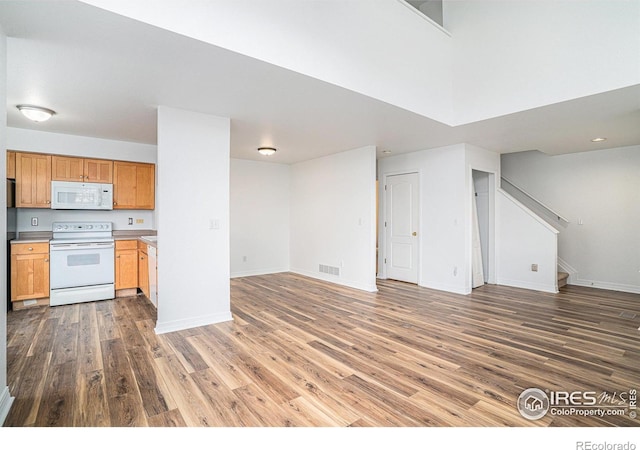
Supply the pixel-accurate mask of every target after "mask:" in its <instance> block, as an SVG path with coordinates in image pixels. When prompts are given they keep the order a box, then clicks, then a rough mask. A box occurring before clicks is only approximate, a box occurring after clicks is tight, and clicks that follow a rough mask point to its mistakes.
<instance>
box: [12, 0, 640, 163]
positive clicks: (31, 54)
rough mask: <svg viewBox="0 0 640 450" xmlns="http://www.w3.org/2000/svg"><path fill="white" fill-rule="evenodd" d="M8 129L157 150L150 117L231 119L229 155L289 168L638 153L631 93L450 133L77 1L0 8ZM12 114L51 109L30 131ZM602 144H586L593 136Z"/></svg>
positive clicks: (639, 134)
mask: <svg viewBox="0 0 640 450" xmlns="http://www.w3.org/2000/svg"><path fill="white" fill-rule="evenodd" d="M0 25H1V26H2V28H3V29H4V31H5V33H6V34H7V36H8V37H9V39H8V74H7V76H8V86H7V110H8V118H7V120H8V125H9V126H10V127H16V128H29V129H37V130H42V131H49V132H55V133H67V134H74V135H82V136H91V137H99V138H105V139H114V140H123V141H132V142H140V143H148V144H155V143H156V108H157V106H158V105H166V106H170V107H175V108H182V109H187V110H191V111H198V112H203V113H207V114H212V115H217V116H223V117H230V118H231V124H232V126H231V127H232V128H231V130H232V131H231V133H232V134H231V156H232V157H235V158H243V159H261V160H264V157H261V156H260V155H259V154H258V153H257V151H256V148H257V147H259V146H264V145H269V146H275V147H277V148H278V150H279V151H278V153H277V154H276V155H275V156H273V157H271V158H270V159H269V161H272V162H279V163H295V162H299V161H303V160H307V159H312V158H316V157H320V156H323V155H327V154H331V153H336V152H339V151H344V150H349V149H352V148H357V147H362V146H365V145H376V146H377V147H378V151H379V156H380V157H382V156H386V155H387V154H388V153H382V152H383V151H385V150H386V151H391V152H392V153H391V154H398V153H404V152H411V151H417V150H422V149H428V148H434V147H440V146H444V145H450V144H457V143H461V142H466V143H470V144H474V145H477V146H480V147H483V148H486V149H488V150H492V151H496V152H499V153H507V152H517V151H524V150H532V149H538V150H541V151H543V152H546V153H549V154H560V153H569V152H577V151H586V150H595V149H602V148H614V147H623V146H630V145H638V144H640V85H636V86H631V87H628V88H624V89H619V90H616V91H611V92H607V93H602V94H598V95H594V96H590V97H584V98H580V99H576V100H572V101H568V102H563V103H558V104H555V105H549V106H545V107H542V108H537V109H533V110H529V111H524V112H520V113H516V114H510V115H507V116H503V117H498V118H494V119H489V120H485V121H481V122H476V123H471V124H467V125H462V126H458V127H450V126H447V125H444V124H441V123H438V122H436V121H434V120H431V119H429V118H426V117H423V116H419V115H417V114H415V113H412V112H408V111H406V110H403V109H401V108H398V107H395V106H393V105H390V104H387V103H384V102H381V101H378V100H375V99H372V98H370V97H366V96H363V95H361V94H357V93H354V92H352V91H349V90H346V89H344V88H340V87H337V86H334V85H331V84H328V83H325V82H322V81H319V80H316V79H313V78H310V77H307V76H304V75H301V74H298V73H295V72H292V71H289V70H286V69H283V68H280V67H276V66H274V65H270V64H268V63H265V62H262V61H258V60H256V59H252V58H249V57H247V56H244V55H240V54H237V53H233V52H231V51H228V50H225V49H222V48H219V47H216V46H213V45H209V44H206V43H203V42H201V41H197V40H194V39H190V38H187V37H184V36H181V35H178V34H175V33H172V32H169V31H167V30H163V29H159V28H156V27H153V26H150V25H146V24H143V23H140V22H137V21H134V20H132V19H128V18H125V17H122V16H119V15H116V14H113V13H110V12H107V11H104V10H101V9H98V8H95V7H93V6H90V5H87V4H84V3H81V2H59V1H53V2H51V1H50V2H35V1H0ZM17 104H37V105H41V106H45V107H48V108H51V109H54V110H55V111H56V112H57V114H56V116H54V118H52V119H51V120H50V121H48V122H44V123H38V124H36V123H33V122H29V121H27V120H26V119H25V118H24V117H23V116H22V115H20V113H19V112H18V111H17V109H16V105H17ZM599 136H605V137H607V138H608V140H607V141H605V142H601V143H593V142H591V139H592V138H594V137H599Z"/></svg>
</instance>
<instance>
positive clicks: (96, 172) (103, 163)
mask: <svg viewBox="0 0 640 450" xmlns="http://www.w3.org/2000/svg"><path fill="white" fill-rule="evenodd" d="M84 180H85V181H86V182H88V183H113V161H108V160H105V159H85V160H84Z"/></svg>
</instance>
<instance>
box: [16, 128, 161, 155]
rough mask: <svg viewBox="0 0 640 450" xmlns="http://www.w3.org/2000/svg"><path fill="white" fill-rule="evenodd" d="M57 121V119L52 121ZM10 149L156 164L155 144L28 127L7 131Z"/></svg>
mask: <svg viewBox="0 0 640 450" xmlns="http://www.w3.org/2000/svg"><path fill="white" fill-rule="evenodd" d="M52 120H55V119H52ZM7 148H8V149H9V150H19V151H25V152H40V153H52V154H57V155H69V156H85V157H89V158H98V159H99V158H104V159H114V160H120V161H136V162H148V163H155V162H156V153H157V149H156V146H155V145H150V144H139V143H135V142H125V141H114V140H111V139H99V138H93V137H87V136H75V135H71V134H62V133H50V132H47V131H36V130H28V129H24V128H14V127H8V128H7Z"/></svg>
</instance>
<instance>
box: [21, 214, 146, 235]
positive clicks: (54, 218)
mask: <svg viewBox="0 0 640 450" xmlns="http://www.w3.org/2000/svg"><path fill="white" fill-rule="evenodd" d="M16 211H17V213H16V214H17V231H18V232H25V231H51V224H52V223H53V222H74V221H78V222H82V221H86V222H112V223H113V229H114V230H152V229H155V224H154V220H153V218H154V211H142V210H112V211H86V210H83V211H75V210H74V211H70V210H55V209H38V208H33V209H28V208H19V209H18V208H16ZM34 218H35V221H34V220H33V219H34ZM130 219H131V222H132V223H131V225H129V222H130ZM32 223H37V225H32Z"/></svg>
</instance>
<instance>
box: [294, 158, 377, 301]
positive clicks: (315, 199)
mask: <svg viewBox="0 0 640 450" xmlns="http://www.w3.org/2000/svg"><path fill="white" fill-rule="evenodd" d="M375 183H376V148H375V147H374V146H368V147H363V148H359V149H355V150H349V151H345V152H342V153H337V154H334V155H330V156H326V157H323V158H318V159H314V160H310V161H306V162H302V163H298V164H294V165H292V166H291V239H290V243H291V244H290V249H291V250H290V254H291V256H290V265H291V271H292V272H295V273H299V274H302V275H307V276H311V277H314V278H319V279H323V280H326V281H330V282H333V283H338V284H342V285H345V286H350V287H354V288H358V289H362V290H366V291H371V292H373V291H376V290H377V287H376V276H375V274H376V272H375V251H376V249H375V245H376V239H375V229H376V225H375V215H376V212H375V211H376V184H375ZM320 266H323V267H322V269H323V270H322V271H321V267H320Z"/></svg>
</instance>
